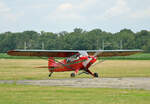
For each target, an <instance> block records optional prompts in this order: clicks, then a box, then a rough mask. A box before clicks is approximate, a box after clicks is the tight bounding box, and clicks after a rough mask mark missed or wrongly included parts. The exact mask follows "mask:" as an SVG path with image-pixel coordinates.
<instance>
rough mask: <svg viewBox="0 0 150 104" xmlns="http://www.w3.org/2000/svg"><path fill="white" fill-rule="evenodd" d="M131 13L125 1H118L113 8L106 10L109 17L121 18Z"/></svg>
mask: <svg viewBox="0 0 150 104" xmlns="http://www.w3.org/2000/svg"><path fill="white" fill-rule="evenodd" d="M129 11H130V8H129V7H128V6H127V3H126V2H125V0H117V2H116V4H115V5H114V6H113V7H111V8H109V9H108V10H106V12H105V16H107V17H113V16H119V15H122V14H124V13H127V12H129Z"/></svg>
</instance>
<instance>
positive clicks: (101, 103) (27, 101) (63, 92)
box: [0, 84, 150, 104]
mask: <svg viewBox="0 0 150 104" xmlns="http://www.w3.org/2000/svg"><path fill="white" fill-rule="evenodd" d="M0 92H1V93H0V104H149V102H150V99H149V98H150V91H145V90H134V89H110V88H71V87H47V86H31V85H16V84H0Z"/></svg>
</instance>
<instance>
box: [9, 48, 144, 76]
mask: <svg viewBox="0 0 150 104" xmlns="http://www.w3.org/2000/svg"><path fill="white" fill-rule="evenodd" d="M141 51H142V50H10V51H8V52H7V54H8V55H12V56H39V57H48V66H47V67H48V69H49V72H50V74H49V77H51V75H52V73H53V72H64V71H74V72H73V73H71V75H70V76H71V77H75V76H76V75H77V74H78V72H79V71H82V72H81V73H86V74H90V75H92V76H93V77H98V73H92V72H91V71H90V69H89V68H90V66H91V65H92V64H94V63H95V62H96V60H97V57H111V56H128V55H132V54H135V53H138V52H141ZM56 57H63V58H65V59H64V60H62V61H57V60H56V59H55V58H56ZM81 73H79V74H81Z"/></svg>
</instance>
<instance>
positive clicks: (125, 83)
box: [0, 78, 150, 90]
mask: <svg viewBox="0 0 150 104" xmlns="http://www.w3.org/2000/svg"><path fill="white" fill-rule="evenodd" d="M2 83H9V84H11V83H16V84H23V85H40V86H67V87H81V88H87V87H88V88H121V89H122V88H126V89H145V90H150V78H91V79H90V78H70V79H49V80H17V81H14V80H0V84H2Z"/></svg>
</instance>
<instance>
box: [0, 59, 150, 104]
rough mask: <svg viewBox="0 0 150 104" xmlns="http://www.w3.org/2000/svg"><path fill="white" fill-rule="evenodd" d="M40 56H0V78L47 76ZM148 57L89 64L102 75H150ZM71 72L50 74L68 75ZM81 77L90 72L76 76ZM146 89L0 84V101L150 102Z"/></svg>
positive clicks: (37, 103) (26, 103) (53, 103)
mask: <svg viewBox="0 0 150 104" xmlns="http://www.w3.org/2000/svg"><path fill="white" fill-rule="evenodd" d="M46 65H47V61H46V60H41V59H25V60H24V59H0V80H25V79H30V80H34V79H48V70H47V69H39V68H35V67H37V66H46ZM149 69H150V60H108V61H105V62H103V63H101V64H97V65H95V66H93V67H91V70H92V71H93V72H98V73H99V74H100V75H101V77H150V70H149ZM70 73H71V72H60V73H54V75H53V76H52V78H70ZM78 77H80V78H85V77H90V78H92V77H91V76H89V75H81V76H78ZM149 98H150V91H149V90H142V89H141V90H135V89H130V90H129V89H110V88H73V87H49V86H32V85H16V83H14V84H0V104H18V103H19V104H149V102H150V99H149Z"/></svg>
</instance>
